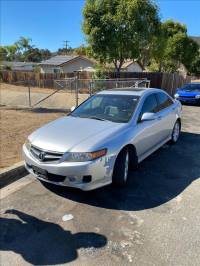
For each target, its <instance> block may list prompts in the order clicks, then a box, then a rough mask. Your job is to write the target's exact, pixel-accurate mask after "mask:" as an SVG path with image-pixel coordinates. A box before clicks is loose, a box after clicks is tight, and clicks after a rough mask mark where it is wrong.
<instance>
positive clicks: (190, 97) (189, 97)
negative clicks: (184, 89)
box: [179, 96, 195, 99]
mask: <svg viewBox="0 0 200 266" xmlns="http://www.w3.org/2000/svg"><path fill="white" fill-rule="evenodd" d="M179 97H180V98H185V99H187V98H188V99H194V98H195V96H179Z"/></svg>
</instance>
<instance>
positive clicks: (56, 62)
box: [40, 55, 92, 66]
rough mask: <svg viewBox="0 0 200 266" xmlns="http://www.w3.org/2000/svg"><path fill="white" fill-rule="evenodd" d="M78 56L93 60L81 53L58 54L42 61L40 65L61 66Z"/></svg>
mask: <svg viewBox="0 0 200 266" xmlns="http://www.w3.org/2000/svg"><path fill="white" fill-rule="evenodd" d="M77 58H83V59H85V60H87V61H90V62H92V61H91V60H90V59H88V58H86V57H84V56H80V55H56V56H53V57H51V58H50V59H48V60H44V61H42V62H41V63H40V65H51V66H61V65H63V64H65V63H68V62H70V61H72V60H74V59H77Z"/></svg>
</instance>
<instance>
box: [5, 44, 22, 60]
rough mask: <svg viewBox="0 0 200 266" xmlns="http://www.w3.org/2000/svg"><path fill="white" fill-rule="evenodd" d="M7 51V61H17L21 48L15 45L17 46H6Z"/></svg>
mask: <svg viewBox="0 0 200 266" xmlns="http://www.w3.org/2000/svg"><path fill="white" fill-rule="evenodd" d="M5 49H6V50H7V60H8V61H15V60H17V56H18V51H19V48H18V46H17V45H15V44H13V45H8V46H5Z"/></svg>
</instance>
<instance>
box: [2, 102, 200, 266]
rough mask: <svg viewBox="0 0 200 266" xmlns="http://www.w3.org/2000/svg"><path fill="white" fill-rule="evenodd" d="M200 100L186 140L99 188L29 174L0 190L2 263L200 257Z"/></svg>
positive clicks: (187, 113) (186, 121) (189, 115)
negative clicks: (119, 181)
mask: <svg viewBox="0 0 200 266" xmlns="http://www.w3.org/2000/svg"><path fill="white" fill-rule="evenodd" d="M199 195H200V107H197V106H192V107H190V106H184V116H183V128H182V134H181V138H180V141H179V142H178V143H177V144H176V145H174V146H168V145H165V146H164V147H163V148H161V149H160V150H159V151H157V152H155V153H154V154H153V155H152V156H150V157H149V158H148V159H146V160H145V161H143V162H142V163H141V164H140V166H139V168H138V170H137V171H135V172H132V173H131V174H130V178H129V183H128V185H127V187H126V188H123V189H116V188H113V187H111V186H108V187H105V188H101V189H98V190H95V191H92V192H81V191H78V190H75V189H69V188H59V187H56V186H50V185H44V184H42V183H41V182H39V181H37V180H35V178H33V177H31V176H27V177H25V178H23V179H21V180H19V181H17V182H16V183H13V184H11V185H9V186H8V187H6V188H4V189H2V191H1V198H2V200H1V220H0V231H1V239H0V240H1V241H0V259H1V262H0V263H1V265H30V264H33V265H62V264H66V263H70V264H71V265H140V266H144V265H159V266H161V265H166V266H168V265H174V266H175V265H176V266H177V265H182V266H183V265H190V266H191V265H192V266H193V265H195V266H196V265H199V264H200V212H199V210H200V200H199V198H200V196H199Z"/></svg>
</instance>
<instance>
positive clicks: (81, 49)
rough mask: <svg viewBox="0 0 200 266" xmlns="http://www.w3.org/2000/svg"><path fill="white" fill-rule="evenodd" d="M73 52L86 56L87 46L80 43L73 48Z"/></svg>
mask: <svg viewBox="0 0 200 266" xmlns="http://www.w3.org/2000/svg"><path fill="white" fill-rule="evenodd" d="M73 53H75V54H77V55H84V56H87V55H88V47H87V46H84V45H80V46H79V47H77V48H74V49H73Z"/></svg>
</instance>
